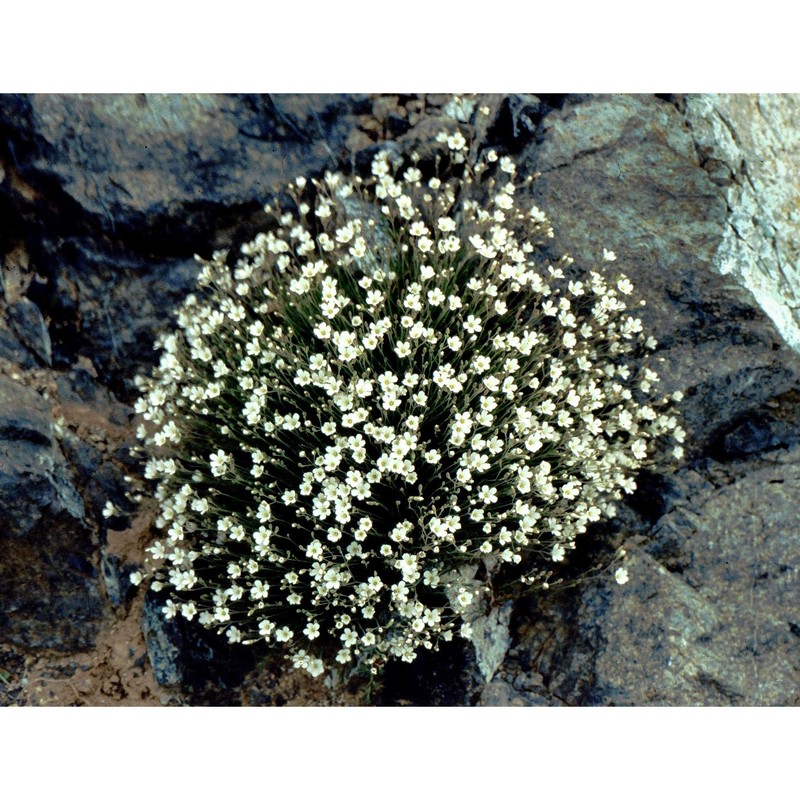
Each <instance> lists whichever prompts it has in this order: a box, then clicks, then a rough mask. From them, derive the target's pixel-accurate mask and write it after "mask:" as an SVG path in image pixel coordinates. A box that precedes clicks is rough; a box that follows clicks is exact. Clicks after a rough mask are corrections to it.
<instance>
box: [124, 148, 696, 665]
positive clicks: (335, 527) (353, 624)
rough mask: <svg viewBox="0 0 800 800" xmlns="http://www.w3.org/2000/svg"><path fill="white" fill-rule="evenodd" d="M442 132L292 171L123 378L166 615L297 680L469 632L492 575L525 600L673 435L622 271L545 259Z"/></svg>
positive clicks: (530, 211) (514, 187)
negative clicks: (428, 154)
mask: <svg viewBox="0 0 800 800" xmlns="http://www.w3.org/2000/svg"><path fill="white" fill-rule="evenodd" d="M439 141H440V142H441V143H442V154H441V158H440V159H439V160H437V163H436V165H427V166H426V165H425V164H423V163H422V162H419V160H418V159H416V158H415V157H413V156H412V158H411V159H410V160H407V161H406V162H405V163H398V162H399V161H400V159H399V158H398V157H396V156H393V157H390V155H389V154H388V153H384V154H381V155H379V156H377V157H376V158H375V160H374V161H373V163H372V175H371V176H370V177H368V178H364V179H362V178H360V177H358V176H350V177H345V176H343V175H340V174H330V173H328V174H326V175H325V177H324V180H321V181H306V180H305V179H302V178H300V179H298V180H297V181H296V182H295V183H294V184H292V186H291V187H289V188H288V189H287V192H286V194H285V195H284V196H283V202H282V203H281V204H278V203H276V204H274V205H273V206H267V212H268V213H269V214H270V215H271V216H272V224H271V226H270V227H269V228H268V229H267V231H266V232H265V233H262V234H260V235H258V236H257V237H256V239H255V240H254V241H252V242H250V243H249V244H247V245H245V246H243V247H242V248H241V253H240V254H238V260H236V261H235V264H232V265H231V266H229V263H228V262H229V259H228V258H227V254H226V253H223V252H219V253H215V254H214V255H213V257H212V259H211V260H210V261H208V262H203V263H204V266H203V269H202V272H201V275H200V279H199V283H200V287H201V289H200V290H199V291H198V293H197V295H192V296H190V297H188V298H187V299H186V302H185V304H184V306H183V307H182V309H181V310H180V313H179V314H178V326H179V330H178V331H177V332H176V333H172V334H170V335H168V336H166V337H163V338H162V340H161V341H160V342H159V346H160V348H161V349H162V350H163V354H162V357H161V362H160V365H159V367H158V368H157V369H156V370H155V372H154V374H153V376H152V377H150V378H144V379H140V388H141V390H142V392H143V395H142V398H141V400H140V401H139V403H138V406H137V411H138V412H139V413H141V414H142V415H143V417H144V420H145V423H144V424H143V425H142V426H141V428H140V432H139V433H140V437H141V438H142V439H143V441H144V444H145V447H146V449H147V451H148V453H149V454H150V459H149V461H148V463H147V467H146V477H147V478H150V479H154V480H156V481H158V488H157V498H158V501H159V503H160V508H161V513H160V516H159V518H158V520H157V525H158V526H159V527H160V528H162V529H163V530H164V531H165V533H164V537H163V540H160V541H157V542H156V543H155V544H154V545H153V546H152V547H151V548H150V553H151V555H152V557H153V559H154V560H155V562H157V563H156V566H155V573H156V574H155V578H156V580H155V581H154V584H153V586H154V588H156V589H157V590H158V589H164V590H168V594H169V599H167V600H166V605H165V606H164V612H165V614H166V615H167V616H168V617H172V616H175V615H178V614H181V615H183V616H184V617H186V618H187V619H190V620H191V619H194V618H196V619H197V620H198V621H199V623H200V624H201V625H203V626H205V627H207V628H215V629H218V631H219V632H220V633H223V632H224V633H225V635H226V636H227V638H228V639H229V640H230V641H231V642H242V643H245V644H247V643H253V642H256V641H259V640H265V641H266V642H269V643H278V644H279V645H283V646H284V647H285V648H287V652H288V653H289V655H290V657H291V658H292V661H293V664H294V666H296V667H302V668H305V669H307V670H308V671H309V672H310V673H311V674H313V675H318V674H321V673H322V672H323V671H324V669H325V667H326V666H327V665H330V664H331V662H332V661H336V662H339V663H341V664H343V665H346V664H350V665H351V666H352V667H368V668H372V670H373V671H375V670H377V669H378V668H379V667H380V666H381V665H382V664H383V663H385V661H386V660H387V659H389V658H400V659H403V660H405V661H412V660H413V659H414V658H415V656H416V654H417V652H418V651H419V649H420V648H432V647H436V646H437V644H438V643H439V642H440V641H442V640H448V639H451V638H452V637H453V635H454V634H458V633H460V634H461V635H464V636H466V637H469V636H470V617H471V615H474V614H477V613H479V612H480V610H481V609H482V608H485V606H486V603H487V602H490V600H491V596H490V590H489V586H490V585H492V584H493V582H495V581H497V580H499V576H502V577H503V579H504V580H511V581H517V582H519V583H522V584H525V585H536V584H537V583H538V584H545V585H546V582H547V580H548V578H549V577H550V576H551V574H552V572H553V570H554V569H556V568H557V562H560V561H562V560H563V559H564V558H565V556H566V554H567V553H568V552H569V551H570V550H572V549H573V548H574V547H575V546H576V543H577V542H578V540H579V537H580V535H581V534H583V533H585V532H586V531H587V528H588V527H589V525H590V523H592V522H595V521H597V520H600V519H601V518H603V517H607V516H610V515H613V513H614V503H615V501H616V500H618V499H619V498H620V497H621V496H622V493H630V492H632V491H633V490H634V488H635V483H634V477H633V475H634V474H635V472H636V470H637V469H639V468H640V466H641V465H642V464H643V463H644V462H645V461H646V459H647V458H648V456H649V453H650V452H652V450H653V448H654V440H656V439H659V438H660V437H670V438H673V439H674V440H677V442H680V441H682V439H683V432H682V430H681V429H680V427H679V426H678V425H677V424H676V420H675V416H674V414H673V413H672V412H671V411H670V410H669V408H670V406H671V403H672V400H674V399H679V398H667V399H656V398H653V397H652V396H651V392H652V390H653V388H654V387H655V384H656V383H657V382H658V376H657V375H656V374H655V372H654V371H653V370H652V369H651V368H650V367H649V366H648V359H647V356H648V353H649V351H650V350H652V348H653V347H654V346H655V343H654V341H653V340H652V339H651V338H650V339H648V338H647V337H646V335H645V333H644V332H643V331H642V325H641V322H640V321H639V320H638V319H636V318H635V317H634V316H631V314H630V313H629V312H628V309H627V306H626V297H627V296H628V295H629V294H630V293H631V291H632V286H631V284H630V282H629V281H628V280H627V278H625V276H624V275H621V274H618V273H612V274H607V273H608V272H609V271H610V270H611V269H612V267H611V265H610V264H603V265H602V266H601V265H598V267H597V268H596V270H595V271H591V272H588V273H587V274H586V275H585V276H584V278H583V279H582V280H579V279H578V278H576V277H574V276H573V277H570V275H569V274H568V273H569V272H570V269H571V259H568V258H565V259H562V260H561V261H560V262H558V263H557V264H555V265H554V264H548V263H547V262H546V260H545V259H544V258H543V257H542V256H541V254H540V252H539V247H540V245H541V244H543V243H544V241H545V240H546V239H547V238H549V237H551V236H552V231H551V228H550V225H549V223H548V221H547V219H546V217H545V215H544V214H543V213H542V212H541V211H539V209H537V208H535V207H531V206H530V204H527V205H526V204H525V202H520V200H519V197H520V195H522V194H523V193H522V192H520V191H518V190H519V188H520V183H519V182H518V181H516V180H515V174H516V167H515V165H514V163H513V162H512V161H511V159H509V158H507V157H504V158H498V156H497V155H496V154H495V153H494V152H489V153H487V154H485V155H484V156H483V158H482V159H481V160H480V161H479V162H478V163H477V164H474V165H470V164H469V163H467V159H466V158H465V152H466V142H465V140H464V138H463V136H462V135H461V134H459V133H454V134H450V135H446V134H443V135H442V136H440V137H439ZM426 169H427V172H426V171H425V170H426ZM523 185H524V184H523ZM606 255H607V256H608V257H609V258H611V255H610V254H606ZM675 454H676V455H680V446H679V445H678V446H676V448H675Z"/></svg>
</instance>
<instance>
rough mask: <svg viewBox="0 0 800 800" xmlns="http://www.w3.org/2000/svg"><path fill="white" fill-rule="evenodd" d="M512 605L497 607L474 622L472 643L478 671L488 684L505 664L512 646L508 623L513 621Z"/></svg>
mask: <svg viewBox="0 0 800 800" xmlns="http://www.w3.org/2000/svg"><path fill="white" fill-rule="evenodd" d="M511 608H512V604H511V603H504V604H503V605H502V606H495V607H494V608H492V609H491V610H490V611H489V612H488V613H487V614H484V615H483V616H481V617H479V618H478V619H476V620H474V621H473V622H472V631H473V633H472V643H473V645H474V646H475V658H476V661H477V662H478V669H479V670H480V673H481V675H482V676H483V679H484V681H486V682H487V683H488V682H489V681H491V679H492V678H493V677H494V674H495V672H497V669H498V667H499V666H500V665H501V664H502V663H503V659H504V658H505V655H506V652H507V651H508V648H509V646H510V645H511V634H510V633H509V630H508V623H509V620H510V619H511Z"/></svg>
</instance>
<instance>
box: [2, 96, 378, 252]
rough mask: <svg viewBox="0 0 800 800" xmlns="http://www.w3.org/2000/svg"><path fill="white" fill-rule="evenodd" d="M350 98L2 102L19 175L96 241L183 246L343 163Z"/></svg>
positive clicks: (353, 103) (353, 106) (354, 103)
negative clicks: (298, 178)
mask: <svg viewBox="0 0 800 800" xmlns="http://www.w3.org/2000/svg"><path fill="white" fill-rule="evenodd" d="M360 103H363V99H362V98H359V97H354V96H350V95H208V94H205V95H204V94H192V95H147V94H120V95H47V94H41V95H7V96H5V97H4V98H3V100H2V102H0V129H2V128H6V129H7V130H8V131H10V136H11V141H12V142H13V147H14V152H15V154H16V158H17V162H18V169H19V173H20V176H21V177H22V178H23V179H24V180H25V181H27V182H28V183H30V184H31V185H32V186H34V187H36V188H42V189H48V190H51V189H52V187H53V186H56V185H57V186H58V187H60V190H61V191H62V192H63V193H64V195H65V198H66V199H67V200H68V201H69V202H70V203H71V204H72V205H73V207H77V208H80V209H82V211H83V213H84V214H88V215H90V217H91V218H92V220H93V221H94V222H95V223H96V224H98V225H99V226H100V228H101V229H102V230H103V231H104V232H107V233H110V234H112V235H114V236H116V235H126V236H135V237H136V238H140V237H142V236H144V237H147V238H148V239H151V240H152V239H153V238H157V239H169V240H171V247H172V248H173V249H174V248H176V247H179V246H181V245H182V246H183V247H184V248H186V247H187V246H193V239H195V238H196V237H197V235H198V234H201V233H202V231H203V229H205V230H209V229H213V228H215V227H217V226H219V225H220V222H221V218H222V219H224V218H227V219H232V218H234V217H233V216H232V214H234V215H235V214H236V213H237V212H238V213H239V214H241V210H242V207H247V206H250V207H251V208H252V207H253V206H254V205H256V206H257V205H259V204H262V203H263V202H264V200H265V198H266V197H267V195H268V194H269V193H270V192H271V191H272V189H273V187H274V186H276V185H277V184H279V183H281V182H286V181H289V180H291V179H292V178H293V177H295V175H296V174H300V173H301V172H302V173H307V172H319V171H320V170H322V169H324V168H325V167H330V166H332V165H333V164H334V163H335V162H336V161H337V160H338V159H339V158H340V157H341V156H343V155H344V148H343V143H344V139H345V137H346V136H347V133H348V132H349V130H350V128H351V127H352V126H353V125H354V119H355V118H354V116H353V115H354V114H355V113H356V112H357V110H358V107H359V104H360Z"/></svg>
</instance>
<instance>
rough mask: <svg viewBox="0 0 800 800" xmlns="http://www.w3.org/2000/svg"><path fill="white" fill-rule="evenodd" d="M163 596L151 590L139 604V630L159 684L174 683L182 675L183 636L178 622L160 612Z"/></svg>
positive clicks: (180, 678) (176, 682)
mask: <svg viewBox="0 0 800 800" xmlns="http://www.w3.org/2000/svg"><path fill="white" fill-rule="evenodd" d="M163 605H164V600H163V599H162V598H159V597H158V596H157V595H155V594H153V593H152V592H148V593H147V595H146V596H145V600H144V605H143V607H142V632H143V633H144V642H145V645H146V647H147V655H148V658H149V659H150V666H151V667H152V668H153V674H154V676H155V679H156V681H158V685H159V686H177V685H178V684H179V683H180V682H181V680H182V678H183V664H182V660H181V646H182V644H183V638H182V636H181V634H180V630H179V628H178V624H177V623H176V622H174V621H171V620H168V619H166V618H165V617H164V615H163V614H162V613H161V607H162V606H163Z"/></svg>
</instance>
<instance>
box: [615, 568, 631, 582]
mask: <svg viewBox="0 0 800 800" xmlns="http://www.w3.org/2000/svg"><path fill="white" fill-rule="evenodd" d="M614 580H615V581H616V582H617V583H618V584H619V585H620V586H622V585H623V584H625V583H627V582H628V570H627V569H625V567H619V568H618V569H617V571H616V572H615V573H614Z"/></svg>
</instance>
